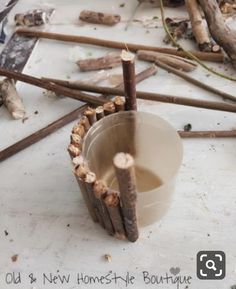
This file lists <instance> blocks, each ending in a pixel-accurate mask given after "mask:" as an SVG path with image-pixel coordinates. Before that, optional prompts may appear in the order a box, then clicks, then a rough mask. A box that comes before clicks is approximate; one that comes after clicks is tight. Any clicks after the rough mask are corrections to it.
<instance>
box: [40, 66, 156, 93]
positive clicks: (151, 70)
mask: <svg viewBox="0 0 236 289" xmlns="http://www.w3.org/2000/svg"><path fill="white" fill-rule="evenodd" d="M156 73H157V67H156V66H155V65H151V66H149V67H148V68H146V69H144V70H143V71H141V72H139V73H137V74H136V76H135V81H136V84H137V83H139V82H141V81H143V80H145V79H147V78H148V77H151V76H152V75H155V74H156ZM42 79H43V80H46V81H48V82H53V83H56V84H58V85H62V86H65V87H68V88H72V89H79V88H80V84H81V83H80V82H78V81H69V80H62V79H56V78H48V77H43V78H42ZM123 87H124V82H123V80H122V82H121V83H119V84H118V85H116V86H115V88H123Z"/></svg>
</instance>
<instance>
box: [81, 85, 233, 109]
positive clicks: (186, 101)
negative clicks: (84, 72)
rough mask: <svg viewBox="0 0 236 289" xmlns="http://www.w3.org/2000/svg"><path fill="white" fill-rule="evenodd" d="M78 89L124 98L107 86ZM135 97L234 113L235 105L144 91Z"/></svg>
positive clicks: (137, 92)
mask: <svg viewBox="0 0 236 289" xmlns="http://www.w3.org/2000/svg"><path fill="white" fill-rule="evenodd" d="M80 89H81V90H83V91H90V92H95V93H102V94H104V95H105V94H106V95H120V96H125V93H124V91H123V90H122V89H118V88H111V87H107V86H96V85H85V84H81V85H80ZM136 96H137V98H139V99H145V100H152V101H159V102H163V103H172V104H177V105H186V106H193V107H200V108H205V109H212V110H220V111H228V112H236V105H235V104H231V103H225V102H216V101H208V100H200V99H194V98H187V97H180V96H173V95H165V94H159V93H151V92H145V91H136Z"/></svg>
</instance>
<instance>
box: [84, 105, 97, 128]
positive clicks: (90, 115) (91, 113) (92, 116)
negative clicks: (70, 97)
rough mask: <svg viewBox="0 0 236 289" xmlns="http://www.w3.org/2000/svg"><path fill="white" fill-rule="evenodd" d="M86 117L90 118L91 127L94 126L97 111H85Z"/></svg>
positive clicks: (88, 109)
mask: <svg viewBox="0 0 236 289" xmlns="http://www.w3.org/2000/svg"><path fill="white" fill-rule="evenodd" d="M84 115H85V116H86V117H87V118H88V120H89V124H90V126H92V125H93V124H94V123H95V122H96V121H97V118H96V111H95V109H94V108H91V107H88V108H87V109H86V110H85V111H84Z"/></svg>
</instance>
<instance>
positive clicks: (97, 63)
mask: <svg viewBox="0 0 236 289" xmlns="http://www.w3.org/2000/svg"><path fill="white" fill-rule="evenodd" d="M76 64H77V65H78V66H79V68H80V70H81V71H93V70H101V69H110V68H113V67H116V66H119V65H121V59H120V55H119V54H117V53H116V54H115V53H108V54H107V55H105V56H103V57H99V58H88V59H83V60H78V61H77V62H76Z"/></svg>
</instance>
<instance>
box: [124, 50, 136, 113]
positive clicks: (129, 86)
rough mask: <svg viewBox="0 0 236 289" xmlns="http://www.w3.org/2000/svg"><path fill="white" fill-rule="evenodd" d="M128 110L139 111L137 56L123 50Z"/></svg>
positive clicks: (126, 105)
mask: <svg viewBox="0 0 236 289" xmlns="http://www.w3.org/2000/svg"><path fill="white" fill-rule="evenodd" d="M121 60H122V67H123V78H124V90H125V100H126V101H125V108H126V110H137V100H136V81H135V64H134V61H135V56H134V55H133V54H132V53H130V52H127V51H126V50H123V51H122V53H121Z"/></svg>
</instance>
